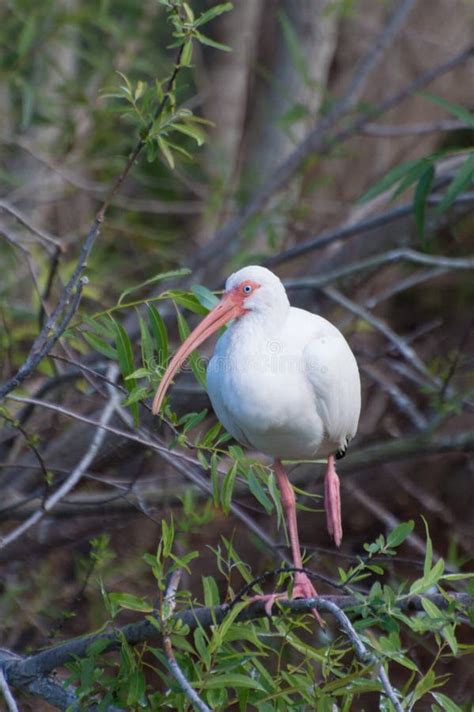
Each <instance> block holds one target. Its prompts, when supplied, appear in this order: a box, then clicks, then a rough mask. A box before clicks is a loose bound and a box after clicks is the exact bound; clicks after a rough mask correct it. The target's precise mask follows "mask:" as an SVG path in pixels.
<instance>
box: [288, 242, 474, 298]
mask: <svg viewBox="0 0 474 712" xmlns="http://www.w3.org/2000/svg"><path fill="white" fill-rule="evenodd" d="M396 262H413V263H415V264H421V265H429V266H431V267H442V268H443V269H445V270H448V269H460V270H474V257H471V256H468V257H445V256H444V255H428V254H426V253H424V252H418V251H417V250H412V249H410V248H407V247H399V248H396V249H394V250H388V251H387V252H382V253H381V254H379V255H372V256H371V257H367V258H365V259H363V260H358V261H357V262H351V263H349V264H348V265H346V266H345V267H341V268H340V269H337V270H333V271H332V272H326V273H325V274H320V275H315V276H311V277H301V278H297V279H287V280H285V287H286V288H287V289H306V288H308V287H322V286H324V285H325V284H330V283H331V282H335V281H337V280H338V279H342V278H344V277H348V276H350V275H352V274H356V273H357V272H362V271H364V270H370V269H375V268H376V267H380V265H384V264H393V263H396Z"/></svg>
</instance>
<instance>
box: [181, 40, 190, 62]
mask: <svg viewBox="0 0 474 712" xmlns="http://www.w3.org/2000/svg"><path fill="white" fill-rule="evenodd" d="M192 58H193V42H192V40H188V42H186V43H185V45H184V47H183V51H182V52H181V60H180V65H181V66H182V67H190V66H191V60H192Z"/></svg>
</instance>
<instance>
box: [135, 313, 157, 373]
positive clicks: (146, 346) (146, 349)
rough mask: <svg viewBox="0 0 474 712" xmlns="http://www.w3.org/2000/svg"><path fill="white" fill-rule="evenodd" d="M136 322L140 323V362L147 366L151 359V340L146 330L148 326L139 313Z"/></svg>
mask: <svg viewBox="0 0 474 712" xmlns="http://www.w3.org/2000/svg"><path fill="white" fill-rule="evenodd" d="M138 323H139V325H140V345H141V350H142V363H143V365H144V366H148V365H149V364H151V363H152V361H153V351H154V349H153V340H152V338H151V336H150V332H149V331H148V326H147V324H146V322H145V320H144V319H143V317H141V316H140V315H139V316H138Z"/></svg>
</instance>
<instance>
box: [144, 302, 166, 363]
mask: <svg viewBox="0 0 474 712" xmlns="http://www.w3.org/2000/svg"><path fill="white" fill-rule="evenodd" d="M147 307H148V317H149V319H150V326H151V330H152V332H153V336H154V338H155V346H156V351H157V356H158V365H159V366H165V365H166V364H167V362H168V353H169V349H168V333H167V331H166V324H165V322H164V321H163V318H162V316H161V314H160V312H159V311H158V310H157V308H156V307H155V306H154V305H153V304H147Z"/></svg>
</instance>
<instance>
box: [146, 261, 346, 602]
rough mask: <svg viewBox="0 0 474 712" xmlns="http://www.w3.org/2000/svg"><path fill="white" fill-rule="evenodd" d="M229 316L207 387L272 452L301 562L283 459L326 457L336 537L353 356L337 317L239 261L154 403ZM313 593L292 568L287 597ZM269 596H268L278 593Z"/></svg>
mask: <svg viewBox="0 0 474 712" xmlns="http://www.w3.org/2000/svg"><path fill="white" fill-rule="evenodd" d="M229 321H232V324H231V326H230V328H228V329H227V330H226V331H225V333H224V334H223V335H222V336H221V337H220V339H219V340H218V342H217V345H216V348H215V351H214V355H213V357H212V359H211V361H210V363H209V366H208V369H207V382H208V388H209V396H210V399H211V402H212V405H213V408H214V411H215V413H216V415H217V417H218V418H219V420H220V421H221V423H222V424H223V425H224V427H225V428H226V429H227V430H228V431H229V433H231V435H232V436H233V437H234V438H235V439H236V440H238V441H239V442H240V443H242V444H243V445H244V446H247V447H250V448H253V449H255V450H259V451H261V452H263V453H265V454H266V455H271V456H272V457H273V458H274V463H273V468H274V472H275V474H276V477H277V481H278V485H279V488H280V492H281V500H282V505H283V508H284V510H285V514H286V519H287V524H288V533H289V537H290V543H291V550H292V556H293V562H294V566H295V568H296V569H301V568H302V559H301V552H300V545H299V538H298V529H297V522H296V502H295V495H294V491H293V487H292V486H291V484H290V481H289V479H288V475H287V474H286V472H285V469H284V467H283V465H282V462H281V461H282V460H285V459H291V460H295V459H296V460H303V459H308V458H327V469H326V476H325V508H326V518H327V527H328V531H329V533H330V534H331V535H332V537H333V538H334V541H335V543H336V545H337V546H339V545H340V543H341V538H342V523H341V503H340V493H339V478H338V476H337V473H336V470H335V466H334V462H335V458H337V457H340V456H342V455H343V454H344V453H345V451H346V448H347V445H348V443H349V440H350V439H351V438H352V437H353V436H354V434H355V432H356V430H357V424H358V420H359V413H360V378H359V371H358V368H357V363H356V360H355V358H354V355H353V353H352V351H351V349H350V348H349V345H348V344H347V341H346V340H345V338H344V337H343V335H342V334H341V332H340V331H339V330H338V329H337V328H336V327H335V326H333V325H332V324H331V323H330V322H329V321H327V320H326V319H323V317H321V316H319V315H317V314H311V313H310V312H308V311H305V310H303V309H297V308H295V307H291V306H290V303H289V301H288V297H287V294H286V291H285V288H284V287H283V285H282V283H281V281H280V280H279V279H278V277H277V276H276V275H274V274H273V273H272V272H270V270H268V269H266V268H264V267H259V266H252V267H245V268H244V269H241V270H239V271H238V272H235V273H234V274H232V275H231V276H230V277H229V278H228V280H227V282H226V285H225V293H224V296H223V297H222V299H221V301H220V302H219V304H217V306H216V307H215V308H214V309H212V311H210V312H209V314H208V315H207V316H206V317H205V318H204V319H203V321H202V322H201V323H200V324H199V325H198V326H197V327H196V329H194V331H193V332H192V333H191V334H190V335H189V336H188V338H187V339H186V340H185V341H184V343H183V344H182V345H181V347H180V348H179V349H178V351H177V352H176V354H175V356H174V358H173V359H172V360H171V362H170V364H169V366H168V369H167V370H166V373H165V374H164V376H163V379H162V381H161V383H160V385H159V387H158V390H157V392H156V395H155V398H154V401H153V413H155V414H156V413H158V411H159V410H160V407H161V404H162V402H163V399H164V397H165V393H166V391H167V389H168V386H169V384H170V382H171V380H172V379H173V377H174V375H175V373H176V372H177V371H178V369H179V368H180V366H181V364H182V363H183V362H184V361H185V359H186V358H187V357H188V356H189V354H190V353H191V352H192V351H193V350H194V349H196V348H197V347H198V346H199V345H200V344H201V343H202V342H203V341H205V340H206V339H207V338H208V337H209V336H211V334H213V333H214V332H215V331H217V330H218V329H219V328H220V327H222V326H223V325H224V324H226V323H227V322H229ZM316 595H317V594H316V591H315V589H314V587H313V585H312V583H311V581H310V579H309V578H308V576H307V575H306V574H305V573H304V572H297V573H296V574H295V582H294V587H293V596H294V598H298V597H302V598H310V597H313V596H316ZM267 598H268V600H269V601H270V602H271V603H272V602H273V599H274V598H275V594H273V595H272V596H269V597H267ZM314 613H316V612H314Z"/></svg>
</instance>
